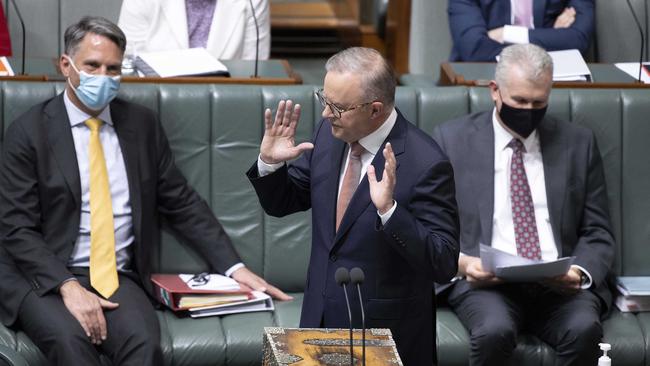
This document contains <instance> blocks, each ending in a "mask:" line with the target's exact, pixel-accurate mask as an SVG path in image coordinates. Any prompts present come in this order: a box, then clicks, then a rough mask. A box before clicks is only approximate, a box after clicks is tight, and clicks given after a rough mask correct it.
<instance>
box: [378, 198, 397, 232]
mask: <svg viewBox="0 0 650 366" xmlns="http://www.w3.org/2000/svg"><path fill="white" fill-rule="evenodd" d="M396 208H397V201H395V200H393V207H391V208H390V210H388V211H386V213H385V214H383V215H382V214H380V213H379V210H377V215H379V219H380V220H381V225H382V226H384V225H386V223H387V222H388V220H390V217H391V216H393V212H395V209H396Z"/></svg>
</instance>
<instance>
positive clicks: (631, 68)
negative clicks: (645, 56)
mask: <svg viewBox="0 0 650 366" xmlns="http://www.w3.org/2000/svg"><path fill="white" fill-rule="evenodd" d="M614 65H615V66H616V67H618V68H619V69H620V70H621V71H623V72H625V73H626V74H628V75H630V76H631V77H633V78H634V80H638V79H639V63H638V62H620V63H617V64H614ZM649 67H650V63H648V62H644V63H643V70H641V81H643V82H644V83H646V84H648V83H650V70H648V68H649Z"/></svg>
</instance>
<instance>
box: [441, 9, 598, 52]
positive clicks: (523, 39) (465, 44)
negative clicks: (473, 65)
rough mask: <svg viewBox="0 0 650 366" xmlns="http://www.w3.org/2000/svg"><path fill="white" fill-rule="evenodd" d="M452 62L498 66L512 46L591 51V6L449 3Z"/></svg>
mask: <svg viewBox="0 0 650 366" xmlns="http://www.w3.org/2000/svg"><path fill="white" fill-rule="evenodd" d="M447 12H448V13H449V27H450V29H451V37H452V39H453V43H454V46H453V49H452V51H451V56H450V58H449V59H450V60H451V61H489V62H494V61H496V59H495V57H496V56H497V55H498V54H499V53H500V52H501V50H502V49H503V48H504V47H506V46H508V44H513V43H532V44H536V45H538V46H540V47H542V48H544V49H546V50H547V51H557V50H566V49H572V48H576V49H578V50H580V52H582V53H584V52H586V51H587V49H588V48H589V42H590V41H591V35H592V34H593V30H594V0H449V5H448V8H447Z"/></svg>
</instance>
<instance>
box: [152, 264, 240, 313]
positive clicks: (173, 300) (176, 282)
mask: <svg viewBox="0 0 650 366" xmlns="http://www.w3.org/2000/svg"><path fill="white" fill-rule="evenodd" d="M151 282H152V283H153V286H154V292H155V294H156V297H157V298H158V300H159V301H160V302H161V303H163V304H165V305H166V306H167V307H169V308H170V309H172V310H175V311H178V310H187V309H189V308H190V307H187V306H186V307H183V306H180V305H179V303H180V301H181V299H182V298H183V296H186V295H224V296H229V295H246V297H247V298H248V299H250V298H251V297H252V294H251V291H252V289H250V288H248V287H246V286H244V285H240V289H239V290H234V291H230V290H229V291H218V290H202V289H197V288H192V287H190V286H189V285H188V284H187V283H185V282H184V281H183V280H182V279H181V278H180V277H179V276H178V275H177V274H161V273H157V274H152V275H151Z"/></svg>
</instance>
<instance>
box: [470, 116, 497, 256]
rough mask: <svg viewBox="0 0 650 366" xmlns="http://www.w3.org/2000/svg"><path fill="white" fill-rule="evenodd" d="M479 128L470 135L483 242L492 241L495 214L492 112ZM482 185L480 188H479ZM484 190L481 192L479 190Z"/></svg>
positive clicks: (488, 242) (479, 123)
mask: <svg viewBox="0 0 650 366" xmlns="http://www.w3.org/2000/svg"><path fill="white" fill-rule="evenodd" d="M476 124H477V128H476V129H475V130H473V131H472V133H471V134H470V136H469V147H470V148H471V149H473V152H472V158H471V160H472V161H475V162H476V164H477V165H476V166H475V167H473V169H472V170H473V172H474V174H473V175H472V177H473V179H472V181H473V184H472V185H473V186H474V187H477V191H476V192H475V195H476V196H475V197H476V204H477V206H478V212H479V219H480V222H481V234H482V235H481V238H480V240H482V243H483V244H486V245H491V243H492V221H493V220H492V219H493V216H494V129H493V128H492V113H491V112H490V113H487V112H486V113H485V114H484V118H481V119H480V120H479V121H477V123H476ZM478 187H480V188H478ZM479 189H480V190H482V192H479V191H478V190H479Z"/></svg>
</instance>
